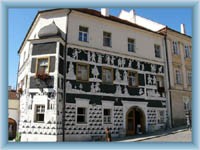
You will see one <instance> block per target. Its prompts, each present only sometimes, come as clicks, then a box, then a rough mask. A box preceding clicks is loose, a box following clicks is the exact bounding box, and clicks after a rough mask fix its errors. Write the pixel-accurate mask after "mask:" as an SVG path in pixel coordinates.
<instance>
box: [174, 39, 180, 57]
mask: <svg viewBox="0 0 200 150" xmlns="http://www.w3.org/2000/svg"><path fill="white" fill-rule="evenodd" d="M172 50H173V54H174V55H179V48H178V41H173V42H172Z"/></svg>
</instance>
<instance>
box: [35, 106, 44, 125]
mask: <svg viewBox="0 0 200 150" xmlns="http://www.w3.org/2000/svg"><path fill="white" fill-rule="evenodd" d="M44 113H45V106H44V105H36V116H35V121H36V122H44Z"/></svg>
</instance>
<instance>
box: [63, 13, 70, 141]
mask: <svg viewBox="0 0 200 150" xmlns="http://www.w3.org/2000/svg"><path fill="white" fill-rule="evenodd" d="M71 12H72V10H71V9H69V12H68V13H67V16H66V17H67V18H66V33H65V45H64V63H63V66H64V68H63V69H64V85H63V87H64V90H63V110H62V112H63V113H62V129H63V138H62V140H63V142H64V141H65V101H66V84H65V83H66V81H65V80H66V72H67V71H66V69H67V68H66V65H67V64H66V54H67V50H66V48H67V39H68V26H69V14H70V13H71Z"/></svg>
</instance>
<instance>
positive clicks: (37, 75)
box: [36, 73, 49, 81]
mask: <svg viewBox="0 0 200 150" xmlns="http://www.w3.org/2000/svg"><path fill="white" fill-rule="evenodd" d="M36 78H39V79H40V80H43V81H44V80H47V79H49V74H47V73H37V74H36Z"/></svg>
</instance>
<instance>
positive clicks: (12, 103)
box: [8, 89, 19, 140]
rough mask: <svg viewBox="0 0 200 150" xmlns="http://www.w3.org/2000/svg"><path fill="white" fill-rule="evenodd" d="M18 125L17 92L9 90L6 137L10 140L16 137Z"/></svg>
mask: <svg viewBox="0 0 200 150" xmlns="http://www.w3.org/2000/svg"><path fill="white" fill-rule="evenodd" d="M18 125H19V98H18V97H17V92H16V91H15V90H12V89H10V90H9V91H8V137H9V140H12V139H14V138H15V136H16V132H17V131H18Z"/></svg>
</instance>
